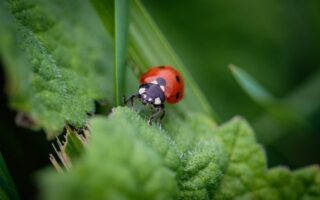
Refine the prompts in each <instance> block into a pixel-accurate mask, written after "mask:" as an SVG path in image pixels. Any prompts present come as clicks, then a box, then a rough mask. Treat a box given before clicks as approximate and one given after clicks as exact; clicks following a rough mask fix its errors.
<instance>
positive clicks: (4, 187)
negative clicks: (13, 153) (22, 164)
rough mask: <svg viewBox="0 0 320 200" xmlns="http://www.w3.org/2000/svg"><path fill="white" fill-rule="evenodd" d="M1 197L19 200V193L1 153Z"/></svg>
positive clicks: (5, 199)
mask: <svg viewBox="0 0 320 200" xmlns="http://www.w3.org/2000/svg"><path fill="white" fill-rule="evenodd" d="M0 199H2V200H9V199H10V200H17V199H19V195H18V193H17V190H16V188H15V186H14V184H13V181H12V178H11V176H10V174H9V171H8V169H7V166H6V164H5V161H4V159H3V156H2V154H1V153H0Z"/></svg>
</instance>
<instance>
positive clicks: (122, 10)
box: [114, 0, 130, 106]
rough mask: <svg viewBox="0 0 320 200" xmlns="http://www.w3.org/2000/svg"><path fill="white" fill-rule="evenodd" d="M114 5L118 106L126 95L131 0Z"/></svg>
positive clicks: (115, 73)
mask: <svg viewBox="0 0 320 200" xmlns="http://www.w3.org/2000/svg"><path fill="white" fill-rule="evenodd" d="M114 6H115V7H114V10H115V12H114V16H115V17H114V85H115V95H114V96H115V105H116V106H118V105H119V99H121V97H122V96H124V86H125V71H126V70H125V64H126V62H125V61H126V53H127V46H128V29H129V28H128V27H129V9H130V0H115V1H114Z"/></svg>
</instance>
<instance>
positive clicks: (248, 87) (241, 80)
mask: <svg viewBox="0 0 320 200" xmlns="http://www.w3.org/2000/svg"><path fill="white" fill-rule="evenodd" d="M229 68H230V70H231V72H232V74H233V76H234V78H235V79H236V81H237V82H238V84H239V85H240V86H241V88H242V89H243V90H244V91H245V92H246V93H247V94H248V95H249V96H250V97H251V98H252V99H253V100H254V101H255V102H256V103H257V104H259V105H261V106H262V107H266V106H268V105H270V104H272V103H273V102H274V101H275V98H274V97H273V96H272V95H271V94H270V93H269V92H268V91H267V90H266V89H265V88H263V86H262V85H260V84H259V83H258V82H257V81H256V80H255V79H254V78H253V77H252V76H251V75H250V74H248V73H247V72H246V71H244V70H243V69H241V68H239V67H237V66H235V65H230V66H229Z"/></svg>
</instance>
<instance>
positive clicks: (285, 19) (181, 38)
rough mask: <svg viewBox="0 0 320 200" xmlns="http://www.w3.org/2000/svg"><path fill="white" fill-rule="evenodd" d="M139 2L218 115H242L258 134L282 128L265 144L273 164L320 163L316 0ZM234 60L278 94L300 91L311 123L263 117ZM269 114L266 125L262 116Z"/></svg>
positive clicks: (319, 12)
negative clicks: (240, 81) (237, 74)
mask: <svg viewBox="0 0 320 200" xmlns="http://www.w3.org/2000/svg"><path fill="white" fill-rule="evenodd" d="M143 3H144V5H145V6H146V7H147V9H148V10H149V13H150V14H151V15H152V17H153V18H154V19H155V21H156V22H157V24H158V25H159V27H160V29H161V30H162V32H163V33H164V35H165V36H166V37H167V39H168V40H169V42H170V43H171V45H173V47H174V49H175V50H176V52H177V53H178V55H179V56H180V57H181V58H182V61H183V62H184V63H185V64H186V66H187V67H188V69H189V70H190V71H191V73H192V75H193V76H194V78H195V79H196V82H197V83H198V84H199V85H200V88H201V89H202V91H204V94H205V95H206V97H207V98H208V99H209V101H210V103H211V105H212V107H213V108H214V109H215V110H216V111H217V112H218V115H219V117H220V118H221V120H222V121H225V120H227V119H230V118H231V117H232V116H234V115H242V116H244V117H245V118H247V119H248V120H249V121H250V122H251V124H252V125H253V126H254V128H255V129H256V132H257V137H258V139H259V134H261V135H262V134H263V135H268V134H272V132H273V131H275V132H276V133H277V134H278V133H279V134H280V135H281V137H279V139H277V140H276V141H274V142H272V144H267V145H266V148H267V152H268V154H267V155H268V159H269V165H270V166H274V165H279V164H280V165H281V164H282V165H289V166H290V167H293V168H295V167H298V166H304V165H307V164H311V163H320V156H319V153H320V148H319V145H320V99H319V94H320V2H319V1H317V0H311V1H301V0H300V1H299V0H298V1H288V0H287V1H275V0H260V1H247V0H243V1H236V0H232V1H223V0H215V1H210V0H199V1H191V0H187V1H169V0H163V1H146V0H144V1H143ZM231 63H232V64H235V65H237V66H240V67H241V68H243V69H245V70H246V71H247V72H248V73H249V74H251V75H252V76H253V77H254V78H255V79H256V80H257V81H258V82H259V83H260V84H262V85H263V86H264V87H265V88H266V89H267V90H268V91H269V92H270V93H272V94H273V95H274V96H276V97H278V98H279V99H286V98H288V97H290V96H292V95H294V94H296V93H299V94H300V93H302V92H304V93H303V95H301V97H300V99H299V100H300V102H299V103H298V105H299V109H298V110H304V109H307V107H308V106H310V102H313V105H312V107H313V109H312V111H310V112H309V113H308V114H307V115H306V117H305V120H306V121H307V123H308V125H307V126H302V127H300V126H297V127H295V126H293V127H289V126H288V125H284V124H281V122H278V121H277V120H275V119H273V118H272V117H268V116H267V114H266V112H265V109H264V108H262V107H260V106H259V105H258V104H257V103H256V102H254V101H253V100H252V99H251V98H250V97H249V96H248V95H247V94H246V93H245V92H244V91H243V90H242V89H241V87H240V86H239V84H238V83H237V82H236V81H235V79H234V77H233V76H232V73H231V71H230V70H229V68H228V65H229V64H231ZM310 82H312V83H310ZM310 88H312V90H311V89H310ZM315 93H316V94H315ZM301 100H302V101H301ZM300 108H301V109H300ZM298 115H300V113H298ZM301 115H302V114H301ZM266 116H267V118H269V120H264V121H266V124H267V125H266V126H268V129H266V128H265V126H261V125H260V123H259V122H260V120H261V118H265V117H266ZM260 142H264V141H260Z"/></svg>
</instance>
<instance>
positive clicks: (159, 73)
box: [125, 66, 184, 125]
mask: <svg viewBox="0 0 320 200" xmlns="http://www.w3.org/2000/svg"><path fill="white" fill-rule="evenodd" d="M183 95H184V82H183V78H182V76H181V74H180V73H179V72H178V71H177V70H175V69H174V68H172V67H171V66H158V67H152V68H150V69H149V70H148V71H147V72H146V73H144V74H143V75H142V76H141V77H140V86H139V90H138V92H137V93H136V94H133V95H132V96H130V97H129V98H128V99H126V100H125V104H127V103H128V102H130V103H131V106H133V100H134V99H135V98H138V99H139V100H140V101H141V102H142V104H144V105H152V107H153V108H154V109H155V112H154V113H153V114H152V115H151V116H150V118H149V120H148V124H149V125H151V124H152V121H153V120H155V119H156V118H159V119H160V121H161V120H162V119H163V117H164V115H165V109H164V103H165V102H168V103H170V104H176V103H178V102H179V101H180V100H181V99H182V98H183Z"/></svg>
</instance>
